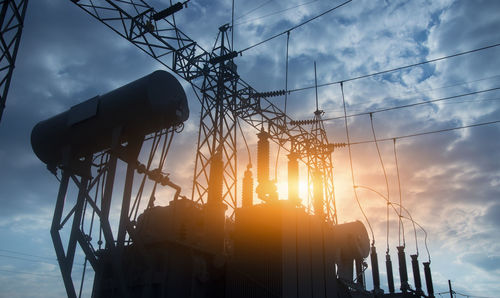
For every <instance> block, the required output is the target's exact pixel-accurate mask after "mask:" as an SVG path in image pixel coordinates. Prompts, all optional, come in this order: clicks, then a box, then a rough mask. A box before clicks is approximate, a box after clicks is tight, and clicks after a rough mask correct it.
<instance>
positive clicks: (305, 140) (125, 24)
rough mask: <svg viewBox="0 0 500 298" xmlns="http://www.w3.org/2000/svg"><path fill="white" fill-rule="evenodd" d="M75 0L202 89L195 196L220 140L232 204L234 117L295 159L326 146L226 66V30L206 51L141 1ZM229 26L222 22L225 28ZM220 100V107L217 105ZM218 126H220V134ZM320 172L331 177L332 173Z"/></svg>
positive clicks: (329, 209)
mask: <svg viewBox="0 0 500 298" xmlns="http://www.w3.org/2000/svg"><path fill="white" fill-rule="evenodd" d="M73 2H74V3H75V4H76V5H77V6H79V7H80V8H82V9H83V10H85V11H86V12H87V13H89V14H90V15H91V16H93V17H94V18H96V19H97V20H99V21H100V22H102V23H103V24H105V25H106V26H108V27H109V28H110V29H111V30H113V31H115V32H116V33H117V34H119V35H120V36H122V37H123V38H125V39H127V40H128V41H130V42H131V43H132V44H134V45H135V46H137V47H138V48H139V49H141V50H142V51H144V52H145V53H146V54H148V55H149V56H151V57H152V58H154V59H155V60H157V61H158V62H159V63H161V64H162V65H164V66H165V67H166V68H168V69H170V70H171V71H173V72H175V73H176V74H177V75H179V76H180V77H182V78H184V79H185V80H186V81H188V82H190V83H191V85H192V86H193V88H194V90H195V91H197V92H200V93H201V94H202V96H201V97H200V102H201V105H202V112H201V117H200V118H201V119H200V128H199V129H200V131H199V137H198V140H199V142H198V147H197V156H196V166H195V168H196V170H195V175H194V177H193V186H194V187H193V189H194V190H193V193H192V199H193V200H195V201H204V200H205V197H206V195H207V191H208V180H207V177H208V176H209V171H208V167H209V164H210V160H211V158H212V156H214V153H216V150H217V149H218V148H219V147H218V145H219V144H222V145H223V146H222V150H223V151H224V152H223V159H224V170H225V171H224V191H223V196H224V201H225V202H226V203H227V204H228V205H229V207H230V208H234V206H236V204H235V202H236V199H235V189H236V178H235V177H233V175H236V166H235V164H233V163H232V162H233V161H234V160H236V130H235V118H236V117H239V118H241V119H242V120H244V121H245V122H247V123H248V124H249V125H250V126H252V127H254V128H255V129H257V130H260V128H262V127H263V126H266V127H267V131H268V133H269V135H270V139H271V140H272V141H274V142H275V143H277V144H278V145H279V146H281V147H282V148H283V149H284V151H285V152H296V153H297V154H299V159H301V160H302V161H304V162H305V163H306V164H307V165H308V167H311V163H310V162H308V161H307V155H308V154H309V153H310V152H311V150H310V148H312V147H314V148H327V147H328V146H329V144H328V143H325V142H326V141H327V140H326V139H317V136H316V135H313V134H312V133H311V132H310V131H309V130H308V129H306V128H305V127H303V126H302V125H301V124H297V123H294V122H293V120H292V119H291V118H290V117H289V116H287V115H286V114H285V113H284V112H283V111H282V110H281V109H279V108H278V107H277V106H276V105H274V104H273V103H271V102H270V101H269V100H268V99H267V98H265V97H264V96H262V95H263V94H264V93H259V92H257V91H256V90H255V89H254V88H252V87H251V86H250V85H249V84H248V83H246V82H245V81H244V80H242V79H241V78H240V77H239V76H237V74H236V72H235V69H234V68H233V67H232V66H233V65H227V64H226V65H224V62H225V61H228V60H231V59H233V58H235V56H236V52H234V51H233V50H232V48H231V47H230V46H226V45H225V44H226V43H227V44H230V43H229V42H228V41H229V38H228V37H227V36H226V34H225V33H224V34H222V32H221V33H220V34H219V36H218V38H220V39H222V36H223V35H224V36H225V37H224V42H221V43H219V45H220V46H219V47H216V48H215V49H214V50H213V51H211V52H208V51H206V50H204V49H203V48H201V47H200V46H199V45H198V44H197V43H196V42H195V41H194V40H192V39H191V38H189V37H188V36H187V35H186V34H184V33H183V32H182V31H181V30H179V28H178V27H177V26H176V24H175V21H174V19H173V16H168V17H165V18H163V19H155V18H154V16H155V15H157V13H158V12H157V11H156V10H155V9H154V8H153V7H151V6H150V5H149V4H147V3H146V2H145V1H143V0H130V1H112V0H92V1H91V0H80V1H73ZM221 28H223V27H221ZM227 29H228V28H227V27H226V29H225V30H227ZM220 39H219V40H220ZM216 45H217V43H216ZM225 75H229V76H230V77H226V76H225ZM221 104H222V107H223V108H222V111H221V110H220V107H221ZM218 108H219V109H218ZM217 111H219V114H220V115H224V116H223V117H222V118H223V120H222V121H221V120H220V119H221V117H219V118H218V121H216V119H215V117H216V115H217V113H218V112H217ZM214 124H217V126H214ZM222 127H223V130H222V133H220V129H221V128H222ZM216 130H219V132H216ZM218 136H222V138H219V140H218V141H217V144H216V145H217V146H216V147H213V145H212V144H210V143H209V140H214V139H217V138H218ZM325 136H326V134H325ZM322 150H324V149H322ZM233 166H234V168H233ZM329 166H331V161H330V162H328V161H327V160H326V162H325V164H320V165H313V167H314V168H315V169H316V168H319V169H330V170H328V171H331V167H329ZM324 175H325V177H330V173H326V174H324ZM325 181H327V184H328V185H327V188H328V189H329V190H328V191H327V192H325V194H326V195H327V196H329V197H327V204H326V208H325V209H326V216H327V220H329V221H331V222H332V223H334V224H335V223H336V222H337V216H336V208H335V203H334V197H333V196H332V195H330V194H332V193H333V180H331V179H330V178H328V179H326V180H325ZM233 183H234V184H233ZM329 183H331V185H330V184H329ZM233 189H234V190H233Z"/></svg>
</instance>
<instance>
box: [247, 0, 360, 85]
mask: <svg viewBox="0 0 500 298" xmlns="http://www.w3.org/2000/svg"><path fill="white" fill-rule="evenodd" d="M351 1H352V0H348V1H346V2H343V3H342V4H339V5H337V6H335V7H333V8H330V9H328V10H327V11H324V12H322V13H320V14H319V15H317V16H315V17H312V18H310V19H308V20H306V21H304V22H302V23H300V24H298V25H295V26H293V27H292V28H290V29H288V30H285V31H283V32H281V33H278V34H276V35H273V36H271V37H269V38H267V39H265V40H263V41H261V42H258V43H256V44H254V45H251V46H249V47H247V48H244V49H243V50H240V51H239V52H238V53H239V54H240V55H241V54H242V53H243V52H245V51H247V50H250V49H252V48H255V47H256V46H259V45H261V44H263V43H265V42H268V41H270V40H272V39H275V38H276V37H278V36H281V35H283V34H285V33H287V32H290V31H292V30H295V29H297V28H299V27H301V26H303V25H305V24H307V23H309V22H311V21H314V20H315V19H317V18H319V17H322V16H324V15H325V14H327V13H329V12H332V11H334V10H335V9H337V8H340V7H342V6H344V5H346V4H347V3H349V2H351ZM312 88H314V87H312Z"/></svg>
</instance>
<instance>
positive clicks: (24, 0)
mask: <svg viewBox="0 0 500 298" xmlns="http://www.w3.org/2000/svg"><path fill="white" fill-rule="evenodd" d="M0 5H1V7H2V10H1V11H0V49H1V51H2V53H1V56H0V121H2V115H3V110H4V109H5V102H6V101H7V94H8V93H9V86H10V81H11V79H12V73H13V71H14V67H15V63H16V56H17V50H18V49H19V42H20V41H21V34H22V32H23V23H24V16H25V15H26V7H27V6H28V0H2V1H0Z"/></svg>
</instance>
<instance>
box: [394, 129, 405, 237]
mask: <svg viewBox="0 0 500 298" xmlns="http://www.w3.org/2000/svg"><path fill="white" fill-rule="evenodd" d="M393 141H394V143H393V145H394V150H393V151H394V160H395V161H396V173H397V176H398V190H399V216H400V217H401V206H403V203H402V200H403V199H402V197H403V196H402V195H401V179H400V178H399V165H398V156H397V154H396V139H393ZM401 225H402V221H401V219H400V220H399V228H398V229H399V230H398V235H399V246H401V232H402V234H403V247H406V239H405V230H404V228H403V229H402V231H401Z"/></svg>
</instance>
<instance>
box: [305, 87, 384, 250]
mask: <svg viewBox="0 0 500 298" xmlns="http://www.w3.org/2000/svg"><path fill="white" fill-rule="evenodd" d="M340 90H341V91H342V103H343V104H344V115H345V114H346V108H345V98H344V84H342V83H340ZM344 119H345V133H346V136H347V149H348V150H349V164H350V166H351V179H352V190H353V191H354V198H355V199H356V202H357V203H358V207H359V210H360V211H361V214H363V217H364V218H365V220H366V223H367V224H368V228H369V229H370V232H371V234H372V246H375V234H374V233H373V229H372V225H371V223H370V221H369V220H368V216H366V213H365V211H364V210H363V207H362V206H361V202H360V201H359V198H358V193H357V192H356V187H355V186H356V182H355V180H354V167H353V165H352V152H351V142H350V137H349V126H348V125H347V117H345V118H344ZM308 175H309V174H308Z"/></svg>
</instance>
